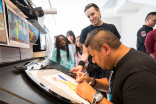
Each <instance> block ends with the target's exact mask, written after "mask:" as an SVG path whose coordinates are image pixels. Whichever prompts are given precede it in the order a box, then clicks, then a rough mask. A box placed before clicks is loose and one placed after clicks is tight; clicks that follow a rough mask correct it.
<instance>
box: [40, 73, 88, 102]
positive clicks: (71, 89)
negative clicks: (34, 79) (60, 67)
mask: <svg viewBox="0 0 156 104" xmlns="http://www.w3.org/2000/svg"><path fill="white" fill-rule="evenodd" d="M42 78H43V79H45V80H46V81H48V82H50V83H51V84H52V85H54V86H56V87H58V88H59V89H60V90H63V91H64V92H66V93H67V94H68V95H70V96H71V97H73V98H75V99H77V100H78V101H80V102H82V103H84V104H89V102H87V101H86V100H84V99H83V98H81V97H80V96H79V95H77V94H76V92H75V88H76V85H77V83H76V82H75V80H74V79H73V78H71V77H69V76H67V75H65V74H64V73H61V72H60V73H57V74H54V75H50V76H44V77H42Z"/></svg>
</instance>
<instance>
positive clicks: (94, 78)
mask: <svg viewBox="0 0 156 104" xmlns="http://www.w3.org/2000/svg"><path fill="white" fill-rule="evenodd" d="M92 78H93V79H94V84H93V85H92V87H94V86H95V85H96V79H95V78H94V77H92Z"/></svg>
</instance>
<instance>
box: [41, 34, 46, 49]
mask: <svg viewBox="0 0 156 104" xmlns="http://www.w3.org/2000/svg"><path fill="white" fill-rule="evenodd" d="M40 44H41V46H40V48H41V50H46V35H45V34H43V33H42V32H40Z"/></svg>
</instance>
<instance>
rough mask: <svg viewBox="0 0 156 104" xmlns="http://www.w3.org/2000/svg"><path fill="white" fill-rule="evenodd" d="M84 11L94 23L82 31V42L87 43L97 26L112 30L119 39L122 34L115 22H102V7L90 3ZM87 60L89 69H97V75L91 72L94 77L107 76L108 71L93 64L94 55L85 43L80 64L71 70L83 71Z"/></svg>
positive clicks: (75, 71)
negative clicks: (88, 37)
mask: <svg viewBox="0 0 156 104" xmlns="http://www.w3.org/2000/svg"><path fill="white" fill-rule="evenodd" d="M84 12H85V14H86V16H87V17H88V19H89V20H90V22H91V23H92V24H91V25H90V26H87V27H86V28H84V29H83V30H82V31H81V35H80V43H81V44H84V43H85V40H86V38H87V35H88V33H90V32H91V31H93V30H94V29H96V28H104V29H106V30H108V31H111V32H112V33H114V34H115V35H116V36H117V37H118V39H120V34H119V33H118V31H117V29H116V27H115V26H114V25H113V24H107V23H104V22H102V20H101V13H100V9H99V7H98V6H97V5H96V4H94V3H90V4H88V5H86V7H85V10H84ZM86 60H88V61H89V65H88V70H90V69H94V68H95V70H96V75H95V73H93V75H91V73H90V75H91V76H92V77H96V78H103V77H106V76H107V75H106V73H105V72H104V71H103V70H102V69H101V68H100V67H99V66H98V65H93V63H92V57H91V56H89V54H88V50H87V48H86V47H85V46H84V45H83V54H82V57H81V61H80V63H79V65H78V66H77V67H75V68H73V69H72V70H71V71H70V72H74V73H77V72H81V70H82V68H83V67H84V62H85V61H86ZM95 70H94V71H95Z"/></svg>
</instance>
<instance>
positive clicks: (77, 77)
mask: <svg viewBox="0 0 156 104" xmlns="http://www.w3.org/2000/svg"><path fill="white" fill-rule="evenodd" d="M83 74H84V73H83V72H79V73H77V76H76V79H77V82H78V83H82V82H87V83H89V82H92V81H91V78H90V77H89V76H88V75H85V76H83V77H82V78H81V76H82V75H83Z"/></svg>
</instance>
